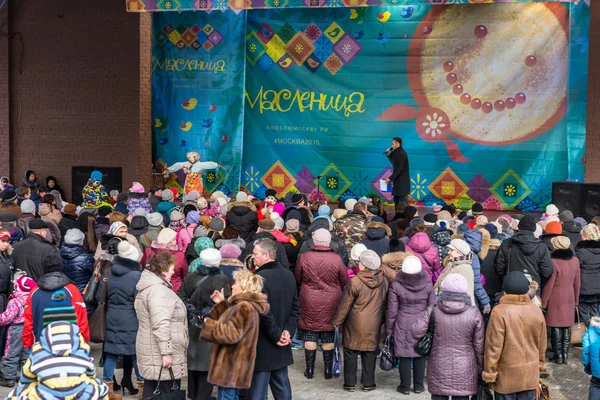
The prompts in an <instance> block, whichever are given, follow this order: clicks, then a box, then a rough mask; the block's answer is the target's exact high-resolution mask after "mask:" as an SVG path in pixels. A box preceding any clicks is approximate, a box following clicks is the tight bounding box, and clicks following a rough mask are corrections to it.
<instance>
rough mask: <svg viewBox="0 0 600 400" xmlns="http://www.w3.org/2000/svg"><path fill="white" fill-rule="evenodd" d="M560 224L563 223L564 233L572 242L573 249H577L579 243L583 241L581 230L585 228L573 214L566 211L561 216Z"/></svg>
mask: <svg viewBox="0 0 600 400" xmlns="http://www.w3.org/2000/svg"><path fill="white" fill-rule="evenodd" d="M559 218H560V222H561V223H562V233H563V235H565V236H566V237H568V238H569V240H571V247H572V248H575V247H577V243H579V241H580V240H581V230H582V229H583V226H581V224H580V223H579V222H577V221H575V217H574V216H573V213H572V212H571V211H569V210H565V211H563V212H561V213H560V215H559Z"/></svg>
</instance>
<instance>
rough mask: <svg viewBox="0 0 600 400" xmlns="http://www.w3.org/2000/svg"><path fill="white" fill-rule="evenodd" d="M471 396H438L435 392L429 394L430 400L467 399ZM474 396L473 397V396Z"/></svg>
mask: <svg viewBox="0 0 600 400" xmlns="http://www.w3.org/2000/svg"><path fill="white" fill-rule="evenodd" d="M470 398H471V396H452V397H450V396H438V395H437V394H432V395H431V400H450V399H452V400H469V399H470ZM473 398H475V397H473Z"/></svg>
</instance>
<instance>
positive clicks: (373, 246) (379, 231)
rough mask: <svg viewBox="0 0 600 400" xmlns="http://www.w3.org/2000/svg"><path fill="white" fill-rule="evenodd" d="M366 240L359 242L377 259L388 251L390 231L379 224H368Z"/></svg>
mask: <svg viewBox="0 0 600 400" xmlns="http://www.w3.org/2000/svg"><path fill="white" fill-rule="evenodd" d="M366 236H367V237H366V238H365V239H363V240H362V241H361V243H362V244H364V245H365V246H367V249H369V250H373V251H374V252H375V253H377V255H378V256H379V257H383V255H384V254H386V253H388V252H389V251H390V237H391V236H392V230H391V229H390V227H389V226H387V225H386V224H383V223H381V222H369V224H368V225H367V233H366Z"/></svg>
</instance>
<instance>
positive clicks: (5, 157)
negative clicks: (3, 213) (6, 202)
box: [0, 4, 10, 175]
mask: <svg viewBox="0 0 600 400" xmlns="http://www.w3.org/2000/svg"><path fill="white" fill-rule="evenodd" d="M8 93H9V79H8V4H6V5H5V6H4V8H2V10H0V143H1V145H0V174H1V175H4V174H9V173H10V131H9V118H8V115H9V101H8V99H9V96H8Z"/></svg>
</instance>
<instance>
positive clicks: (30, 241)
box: [12, 233, 62, 282]
mask: <svg viewBox="0 0 600 400" xmlns="http://www.w3.org/2000/svg"><path fill="white" fill-rule="evenodd" d="M12 256H13V260H14V263H15V264H14V265H15V269H18V270H21V271H23V272H25V273H26V274H27V276H28V277H30V278H31V279H33V280H34V281H36V282H37V280H38V279H39V278H40V277H41V276H42V275H44V273H45V272H44V271H45V269H49V268H52V267H57V266H62V260H61V258H60V254H59V253H58V249H57V248H56V247H54V246H53V245H52V244H51V243H50V242H49V241H47V240H46V239H44V238H43V237H41V236H39V235H36V234H35V233H29V234H28V235H27V239H25V240H22V241H20V242H18V243H15V247H14V250H13V254H12Z"/></svg>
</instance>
